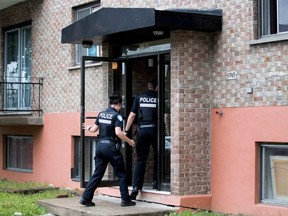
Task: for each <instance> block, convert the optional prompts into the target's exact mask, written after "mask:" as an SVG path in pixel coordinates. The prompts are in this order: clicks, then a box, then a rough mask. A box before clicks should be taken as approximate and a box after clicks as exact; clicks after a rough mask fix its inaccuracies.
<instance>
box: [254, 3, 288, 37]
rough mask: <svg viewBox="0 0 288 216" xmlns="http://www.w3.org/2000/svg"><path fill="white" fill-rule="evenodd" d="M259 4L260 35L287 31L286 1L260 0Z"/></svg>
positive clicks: (287, 4)
mask: <svg viewBox="0 0 288 216" xmlns="http://www.w3.org/2000/svg"><path fill="white" fill-rule="evenodd" d="M260 3H261V4H260V5H261V20H262V24H261V35H262V36H266V35H271V34H279V33H282V32H288V14H287V11H288V1H287V0H260Z"/></svg>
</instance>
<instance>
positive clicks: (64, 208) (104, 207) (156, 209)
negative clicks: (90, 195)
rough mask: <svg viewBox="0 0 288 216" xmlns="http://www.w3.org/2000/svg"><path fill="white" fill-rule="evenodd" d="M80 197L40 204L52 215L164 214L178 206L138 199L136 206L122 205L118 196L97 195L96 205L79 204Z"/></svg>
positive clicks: (94, 200) (115, 215) (118, 215)
mask: <svg viewBox="0 0 288 216" xmlns="http://www.w3.org/2000/svg"><path fill="white" fill-rule="evenodd" d="M79 199H80V198H79V197H74V198H58V199H50V200H41V201H39V205H40V206H43V207H45V208H46V209H47V210H48V211H49V212H50V213H51V214H52V215H59V216H78V215H79V216H80V215H81V216H84V215H85V216H86V215H87V216H88V215H92V216H96V215H97V216H108V215H109V216H122V215H125V216H128V215H131V216H132V215H137V216H146V215H147V216H148V215H153V216H162V215H163V216H164V215H167V216H168V215H169V213H170V212H172V211H176V210H177V209H178V208H174V207H169V206H166V205H160V204H155V203H149V202H143V201H136V206H129V207H121V206H120V202H121V199H120V198H117V197H110V196H103V195H97V196H95V197H94V199H93V202H95V206H94V207H86V206H83V205H81V204H79Z"/></svg>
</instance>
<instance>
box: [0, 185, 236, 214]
mask: <svg viewBox="0 0 288 216" xmlns="http://www.w3.org/2000/svg"><path fill="white" fill-rule="evenodd" d="M39 188H48V185H45V184H41V183H35V182H24V183H17V182H14V181H7V180H3V179H0V216H13V215H14V214H15V213H16V212H21V213H22V215H23V216H41V215H43V214H47V213H48V212H47V211H46V210H45V209H44V208H42V207H40V206H38V205H37V201H38V200H43V199H55V198H56V197H57V196H58V195H68V196H73V195H72V193H71V191H69V190H66V189H57V188H56V189H51V188H50V189H49V190H44V191H41V192H38V193H31V194H21V193H11V191H19V190H27V189H39ZM7 191H10V192H7ZM229 215H230V214H220V213H215V212H209V211H197V212H195V211H189V210H186V211H182V212H180V213H175V212H172V213H170V214H169V215H167V216H229ZM239 216H240V215H239Z"/></svg>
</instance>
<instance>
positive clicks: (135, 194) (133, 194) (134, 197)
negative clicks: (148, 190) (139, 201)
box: [130, 187, 139, 200]
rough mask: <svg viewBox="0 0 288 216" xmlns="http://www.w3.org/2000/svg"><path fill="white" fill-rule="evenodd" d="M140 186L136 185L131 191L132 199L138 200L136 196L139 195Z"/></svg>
mask: <svg viewBox="0 0 288 216" xmlns="http://www.w3.org/2000/svg"><path fill="white" fill-rule="evenodd" d="M138 191H139V190H138V188H137V187H134V188H133V190H132V192H131V194H130V198H131V200H136V197H137V195H138Z"/></svg>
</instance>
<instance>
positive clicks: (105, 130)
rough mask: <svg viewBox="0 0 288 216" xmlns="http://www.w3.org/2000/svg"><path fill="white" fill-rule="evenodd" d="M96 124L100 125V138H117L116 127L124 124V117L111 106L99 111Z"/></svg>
mask: <svg viewBox="0 0 288 216" xmlns="http://www.w3.org/2000/svg"><path fill="white" fill-rule="evenodd" d="M95 124H96V125H98V126H99V139H112V140H115V139H116V138H117V135H116V134H115V128H116V127H122V126H123V118H122V116H121V114H120V113H118V112H117V110H116V109H115V108H113V107H109V108H108V109H106V110H105V111H103V112H100V113H99V115H98V117H97V119H96V121H95Z"/></svg>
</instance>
